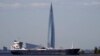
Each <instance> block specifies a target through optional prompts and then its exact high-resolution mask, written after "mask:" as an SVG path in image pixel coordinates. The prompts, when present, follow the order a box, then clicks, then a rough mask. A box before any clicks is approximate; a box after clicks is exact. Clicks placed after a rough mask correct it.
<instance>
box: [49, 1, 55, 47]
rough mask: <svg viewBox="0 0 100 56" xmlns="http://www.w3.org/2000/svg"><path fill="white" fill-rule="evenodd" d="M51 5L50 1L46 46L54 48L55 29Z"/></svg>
mask: <svg viewBox="0 0 100 56" xmlns="http://www.w3.org/2000/svg"><path fill="white" fill-rule="evenodd" d="M53 18H54V17H53V7H52V3H51V6H50V14H49V28H48V48H55V29H54V19H53Z"/></svg>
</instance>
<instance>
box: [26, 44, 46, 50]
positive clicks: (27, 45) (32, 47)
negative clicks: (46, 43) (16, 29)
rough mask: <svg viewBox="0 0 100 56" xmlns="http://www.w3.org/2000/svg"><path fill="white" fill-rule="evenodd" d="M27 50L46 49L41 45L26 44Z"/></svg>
mask: <svg viewBox="0 0 100 56" xmlns="http://www.w3.org/2000/svg"><path fill="white" fill-rule="evenodd" d="M25 48H26V49H37V48H44V47H43V46H41V45H36V44H30V43H25Z"/></svg>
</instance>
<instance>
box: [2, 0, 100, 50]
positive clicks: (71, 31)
mask: <svg viewBox="0 0 100 56" xmlns="http://www.w3.org/2000/svg"><path fill="white" fill-rule="evenodd" d="M51 1H52V4H53V10H54V22H55V34H56V35H55V36H56V48H59V47H63V48H71V45H72V42H73V44H74V47H75V48H81V49H92V48H94V47H95V46H100V0H0V48H2V47H3V46H7V47H10V45H11V44H12V43H13V41H14V40H19V41H23V42H24V43H26V42H28V43H33V44H38V45H43V46H45V47H46V46H47V34H48V21H49V10H50V4H51Z"/></svg>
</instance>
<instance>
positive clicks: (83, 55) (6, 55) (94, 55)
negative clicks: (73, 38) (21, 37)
mask: <svg viewBox="0 0 100 56" xmlns="http://www.w3.org/2000/svg"><path fill="white" fill-rule="evenodd" d="M0 56H100V54H80V55H12V54H0Z"/></svg>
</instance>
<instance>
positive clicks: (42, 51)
mask: <svg viewBox="0 0 100 56" xmlns="http://www.w3.org/2000/svg"><path fill="white" fill-rule="evenodd" d="M53 18H54V17H53V8H52V3H51V6H50V15H49V27H48V43H47V45H48V48H44V47H41V48H36V49H34V48H33V49H26V48H23V42H19V41H14V44H13V45H12V46H11V50H10V51H11V54H13V55H78V54H79V53H78V52H79V50H80V49H79V48H71V49H56V48H55V28H54V19H53Z"/></svg>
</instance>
